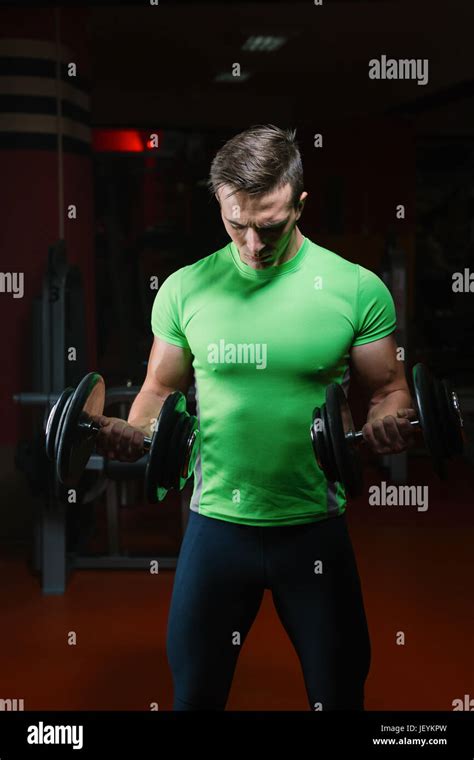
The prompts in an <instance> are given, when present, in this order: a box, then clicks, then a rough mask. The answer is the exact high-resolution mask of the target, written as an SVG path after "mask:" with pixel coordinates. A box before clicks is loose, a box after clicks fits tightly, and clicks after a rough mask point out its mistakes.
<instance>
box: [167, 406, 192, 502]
mask: <svg viewBox="0 0 474 760" xmlns="http://www.w3.org/2000/svg"><path fill="white" fill-rule="evenodd" d="M186 423H187V418H186V415H185V414H184V413H181V414H179V413H177V414H176V416H175V421H174V425H173V429H172V431H171V437H170V439H169V442H168V447H167V461H166V478H167V483H166V484H165V485H167V486H168V488H179V485H180V473H181V468H182V466H183V458H184V451H185V446H186V439H185V435H186V430H187V424H186Z"/></svg>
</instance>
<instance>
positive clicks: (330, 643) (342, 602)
mask: <svg viewBox="0 0 474 760" xmlns="http://www.w3.org/2000/svg"><path fill="white" fill-rule="evenodd" d="M266 588H267V589H271V592H272V596H273V601H274V604H275V608H276V611H277V613H278V615H279V617H280V620H281V622H282V624H283V626H284V628H285V630H286V632H287V633H288V636H289V637H290V640H291V641H292V643H293V646H294V647H295V650H296V652H297V654H298V657H299V660H300V663H301V667H302V671H303V677H304V682H305V686H306V693H307V696H308V700H309V705H310V709H311V710H344V709H346V710H363V709H364V683H365V679H366V677H367V674H368V671H369V666H370V640H369V632H368V629H367V621H366V617H365V610H364V604H363V599H362V594H361V588H360V581H359V575H358V571H357V566H356V562H355V558H354V553H353V549H352V544H351V540H350V537H349V533H348V530H347V524H346V517H345V515H341V516H339V517H331V518H328V519H324V520H321V521H319V522H313V523H309V524H306V525H291V526H279V527H253V526H248V525H239V524H237V523H231V522H226V521H224V520H217V519H214V518H210V517H205V516H204V515H201V514H198V513H196V512H193V511H191V512H190V516H189V521H188V525H187V528H186V533H185V536H184V539H183V543H182V545H181V550H180V554H179V558H178V565H177V568H176V576H175V581H174V587H173V594H172V599H171V608H170V613H169V619H168V630H167V654H168V660H169V664H170V667H171V670H172V674H173V682H174V703H173V709H174V710H223V709H224V708H225V705H226V702H227V698H228V695H229V691H230V687H231V684H232V678H233V675H234V670H235V666H236V663H237V658H238V656H239V652H240V649H241V647H242V645H243V643H244V641H245V638H246V636H247V633H248V632H249V630H250V628H251V626H252V623H253V621H254V620H255V617H256V615H257V612H258V609H259V607H260V603H261V601H262V597H263V593H264V589H266ZM268 657H269V658H272V653H271V641H270V642H269V651H268Z"/></svg>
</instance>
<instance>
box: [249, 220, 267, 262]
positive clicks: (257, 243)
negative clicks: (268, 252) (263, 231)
mask: <svg viewBox="0 0 474 760" xmlns="http://www.w3.org/2000/svg"><path fill="white" fill-rule="evenodd" d="M245 242H246V244H247V248H248V249H249V251H250V253H251V254H252V255H256V254H257V253H259V252H260V251H262V250H263V249H264V248H265V243H264V242H263V240H261V238H260V236H259V234H258V232H256V231H255V230H254V229H252V227H249V228H248V229H247V235H246V238H245Z"/></svg>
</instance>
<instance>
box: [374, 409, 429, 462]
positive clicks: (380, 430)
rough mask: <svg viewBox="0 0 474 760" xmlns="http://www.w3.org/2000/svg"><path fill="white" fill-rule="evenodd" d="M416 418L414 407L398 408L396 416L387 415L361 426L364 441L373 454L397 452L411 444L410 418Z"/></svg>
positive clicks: (412, 433)
mask: <svg viewBox="0 0 474 760" xmlns="http://www.w3.org/2000/svg"><path fill="white" fill-rule="evenodd" d="M413 419H416V412H415V410H414V409H398V410H397V416H396V417H393V415H387V416H386V417H383V418H382V419H379V420H374V421H373V422H366V423H365V425H364V427H363V428H362V433H363V436H364V441H366V443H368V445H369V447H370V449H371V450H372V451H373V452H374V453H375V454H399V453H400V452H401V451H405V450H406V449H407V448H409V447H410V446H412V445H413V443H414V440H415V429H414V428H413V426H412V425H410V420H413Z"/></svg>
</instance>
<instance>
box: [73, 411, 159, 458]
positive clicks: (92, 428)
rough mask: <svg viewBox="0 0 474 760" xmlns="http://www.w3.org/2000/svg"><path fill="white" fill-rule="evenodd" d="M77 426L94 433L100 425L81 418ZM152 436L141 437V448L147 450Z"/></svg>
mask: <svg viewBox="0 0 474 760" xmlns="http://www.w3.org/2000/svg"><path fill="white" fill-rule="evenodd" d="M78 427H79V428H80V429H81V430H84V431H85V432H88V433H92V434H93V435H96V434H97V433H98V432H99V430H100V425H98V424H97V422H94V420H92V419H88V420H86V419H83V420H81V421H80V422H79V425H78ZM152 441H153V438H150V437H149V436H145V437H144V439H143V450H144V451H149V450H150V447H151V444H152Z"/></svg>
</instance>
